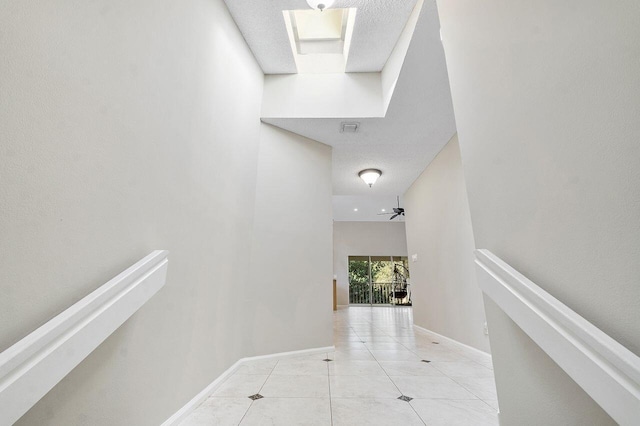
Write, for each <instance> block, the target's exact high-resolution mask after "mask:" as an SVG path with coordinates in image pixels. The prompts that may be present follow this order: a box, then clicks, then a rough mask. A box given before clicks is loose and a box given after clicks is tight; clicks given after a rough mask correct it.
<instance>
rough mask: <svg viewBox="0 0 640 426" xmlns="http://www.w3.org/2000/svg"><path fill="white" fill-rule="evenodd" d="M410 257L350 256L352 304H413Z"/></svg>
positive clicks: (350, 300)
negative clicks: (409, 266) (410, 285)
mask: <svg viewBox="0 0 640 426" xmlns="http://www.w3.org/2000/svg"><path fill="white" fill-rule="evenodd" d="M408 278H409V270H408V260H407V257H406V256H349V304H352V305H403V306H410V305H411V293H410V289H409V282H408Z"/></svg>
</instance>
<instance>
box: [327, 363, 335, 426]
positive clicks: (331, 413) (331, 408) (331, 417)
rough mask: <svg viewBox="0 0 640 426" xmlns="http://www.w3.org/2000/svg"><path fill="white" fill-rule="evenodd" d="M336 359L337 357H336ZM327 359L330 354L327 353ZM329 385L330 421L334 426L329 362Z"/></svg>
mask: <svg viewBox="0 0 640 426" xmlns="http://www.w3.org/2000/svg"><path fill="white" fill-rule="evenodd" d="M334 358H335V356H334ZM327 359H329V354H328V353H327ZM326 364H327V383H329V419H330V420H331V426H333V404H332V402H331V399H332V398H331V375H330V374H329V363H328V362H327V363H326Z"/></svg>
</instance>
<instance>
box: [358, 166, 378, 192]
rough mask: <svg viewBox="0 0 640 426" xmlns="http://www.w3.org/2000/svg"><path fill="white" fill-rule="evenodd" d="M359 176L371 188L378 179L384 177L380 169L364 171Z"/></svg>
mask: <svg viewBox="0 0 640 426" xmlns="http://www.w3.org/2000/svg"><path fill="white" fill-rule="evenodd" d="M358 176H360V178H361V179H362V180H363V181H364V183H366V184H367V185H369V188H371V186H372V185H373V184H374V183H376V181H377V180H378V178H379V177H380V176H382V172H381V171H380V170H378V169H364V170H362V171H361V172H360V173H358Z"/></svg>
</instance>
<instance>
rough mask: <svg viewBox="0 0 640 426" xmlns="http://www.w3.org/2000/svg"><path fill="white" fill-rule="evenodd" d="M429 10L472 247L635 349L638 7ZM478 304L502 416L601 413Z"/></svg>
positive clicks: (579, 421)
mask: <svg viewBox="0 0 640 426" xmlns="http://www.w3.org/2000/svg"><path fill="white" fill-rule="evenodd" d="M438 6H439V9H440V21H441V24H442V33H443V36H444V47H445V52H446V56H447V65H448V69H449V77H450V81H451V88H452V95H453V103H454V108H455V114H456V122H457V125H458V132H459V137H460V147H461V151H462V162H463V165H464V171H465V176H466V181H467V189H468V194H469V204H470V208H471V218H472V222H473V229H474V235H475V241H476V246H477V247H478V248H486V249H489V250H491V251H492V252H494V253H495V254H496V255H497V256H499V257H501V258H502V259H504V260H505V261H506V262H507V263H509V264H510V265H511V266H513V267H514V268H515V269H517V270H519V271H520V272H521V273H523V274H524V275H525V276H527V277H528V278H530V279H531V280H532V281H533V282H535V283H537V284H539V285H540V286H541V287H543V288H544V289H545V290H546V291H548V292H549V293H551V294H552V295H553V296H554V297H556V298H558V299H559V300H560V301H562V302H563V303H565V304H567V305H568V306H569V307H570V308H572V309H573V310H575V311H576V312H577V313H578V314H580V315H582V316H583V317H585V318H586V319H587V320H588V321H590V322H592V323H593V324H595V325H596V326H597V327H599V328H600V329H602V330H603V331H604V332H606V333H608V334H609V335H611V336H612V337H613V338H614V339H616V340H617V341H619V342H620V343H622V344H623V345H625V346H626V347H627V348H629V349H630V350H631V351H632V352H635V353H636V354H637V355H640V286H639V285H638V278H639V277H640V262H638V259H639V258H640V208H639V206H640V185H639V184H638V182H640V168H638V164H640V144H638V139H639V138H640V120H638V112H639V105H640V104H639V101H638V100H639V99H640V84H639V83H638V75H639V74H640V65H639V63H638V57H640V43H639V42H638V40H640V26H639V25H638V22H637V21H638V16H639V13H640V10H639V9H638V3H637V2H636V1H631V0H623V1H619V2H615V3H611V2H605V1H596V0H588V1H577V0H570V1H564V2H557V1H552V0H541V1H537V2H502V1H496V0H488V1H484V2H477V1H473V0H454V1H440V2H438ZM486 308H487V316H488V320H489V330H490V338H491V347H492V352H493V360H494V365H495V368H496V370H495V372H496V380H497V387H498V397H499V399H500V409H501V420H502V424H503V425H505V426H510V425H529V424H544V425H605V424H612V423H613V421H612V420H611V419H610V418H609V417H608V416H607V415H606V414H605V413H604V412H603V411H602V409H600V408H599V407H598V406H597V405H596V404H595V403H594V402H593V401H592V400H591V399H590V398H589V397H588V396H587V395H586V394H585V393H584V392H583V391H582V390H581V389H580V388H579V387H578V386H577V385H576V384H575V383H574V382H573V381H572V380H571V379H570V378H569V377H568V376H567V375H566V374H564V373H563V372H562V371H561V370H560V369H559V368H558V367H557V366H556V365H555V364H554V363H553V362H552V361H551V360H550V359H549V358H548V357H547V356H546V355H544V354H543V353H541V351H540V350H539V349H538V348H537V347H536V346H535V344H534V343H533V342H532V341H531V340H530V339H529V338H528V337H527V336H526V335H525V334H524V333H523V332H522V331H521V330H520V329H519V328H518V327H517V326H516V325H515V324H514V323H513V322H511V320H509V319H508V318H506V316H505V315H504V313H503V312H502V311H500V309H499V308H497V307H496V306H495V305H494V304H493V303H491V302H488V303H487V304H486Z"/></svg>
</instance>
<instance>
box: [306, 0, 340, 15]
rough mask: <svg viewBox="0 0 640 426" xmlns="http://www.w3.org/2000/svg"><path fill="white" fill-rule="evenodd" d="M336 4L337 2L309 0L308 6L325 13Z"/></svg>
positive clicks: (333, 0)
mask: <svg viewBox="0 0 640 426" xmlns="http://www.w3.org/2000/svg"><path fill="white" fill-rule="evenodd" d="M333 3H335V0H307V4H308V5H309V7H310V8H311V9H315V10H319V11H321V12H322V11H323V10H325V9H328V8H330V7H331V6H333Z"/></svg>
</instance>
